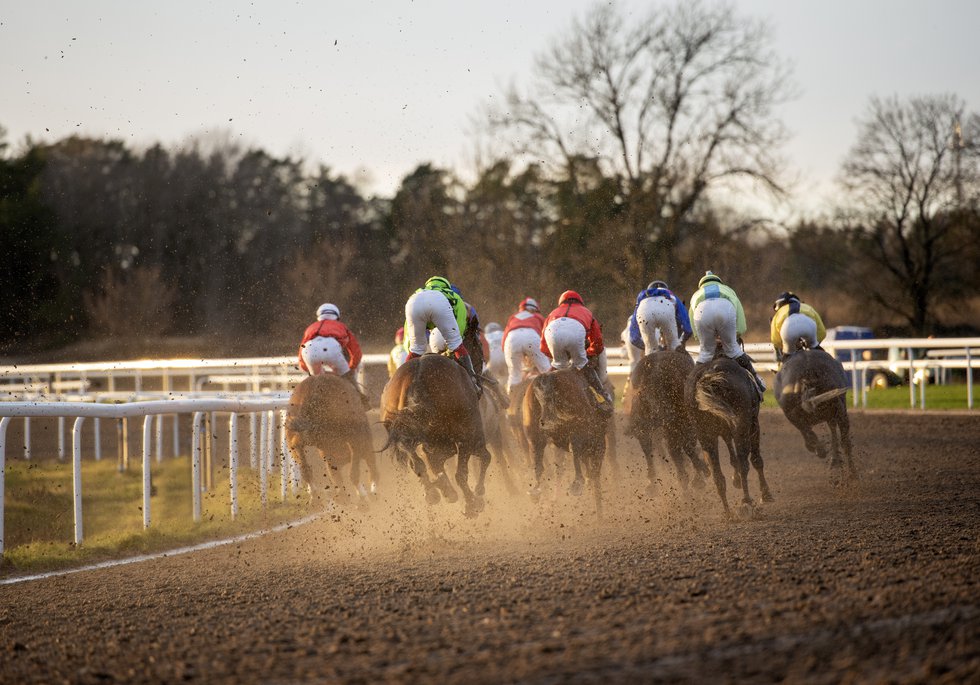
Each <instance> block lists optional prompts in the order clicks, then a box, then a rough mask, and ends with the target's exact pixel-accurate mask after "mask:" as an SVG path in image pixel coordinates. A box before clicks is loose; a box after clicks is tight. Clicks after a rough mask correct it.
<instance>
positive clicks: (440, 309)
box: [405, 290, 463, 355]
mask: <svg viewBox="0 0 980 685" xmlns="http://www.w3.org/2000/svg"><path fill="white" fill-rule="evenodd" d="M405 321H406V326H405V335H407V336H408V340H409V347H408V349H409V351H410V352H411V353H412V354H418V355H421V354H425V350H426V346H427V342H426V336H425V331H426V328H427V327H428V325H429V324H430V323H431V324H432V325H433V326H435V327H436V328H437V329H438V330H439V332H440V333H442V337H443V338H444V339H445V341H446V345H447V347H448V348H449V349H450V350H455V349H456V348H457V347H459V346H460V345H462V344H463V336H462V334H461V333H460V330H459V325H458V324H457V323H456V315H455V314H454V313H453V307H452V305H451V304H449V300H447V299H446V296H445V295H443V294H442V293H440V292H438V291H436V290H421V291H419V292H417V293H415V294H413V295H412V296H411V297H410V298H408V302H406V303H405Z"/></svg>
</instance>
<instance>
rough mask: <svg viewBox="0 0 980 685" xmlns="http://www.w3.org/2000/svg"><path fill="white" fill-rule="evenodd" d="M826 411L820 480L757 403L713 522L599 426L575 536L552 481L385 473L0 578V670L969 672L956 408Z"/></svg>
mask: <svg viewBox="0 0 980 685" xmlns="http://www.w3.org/2000/svg"><path fill="white" fill-rule="evenodd" d="M852 420H853V424H854V432H855V448H856V454H857V458H858V460H859V463H860V466H861V471H862V479H861V482H860V483H859V484H858V485H854V486H849V487H844V488H835V487H833V486H832V485H831V484H830V474H829V469H828V465H827V463H826V462H823V461H819V460H817V459H816V458H815V457H812V456H810V455H808V454H806V453H805V451H804V449H803V441H802V438H801V437H800V436H799V435H798V434H797V433H795V432H794V431H793V430H792V429H791V428H790V426H789V425H788V423H787V422H786V421H785V419H784V418H783V417H782V415H781V414H779V413H777V412H770V411H766V412H764V414H763V417H762V426H763V437H762V449H763V455H764V456H765V458H766V460H767V462H766V467H767V470H766V475H767V477H768V478H769V481H770V484H771V485H772V487H773V490H774V494H775V497H776V501H775V502H774V503H772V504H765V505H762V504H759V505H758V506H757V507H756V508H755V510H754V512H753V513H752V515H751V516H744V517H742V518H740V519H738V520H732V521H729V520H726V518H725V517H724V516H723V515H722V512H721V507H720V503H719V501H718V499H717V494H716V493H715V492H714V490H713V488H711V489H705V490H702V491H695V492H693V493H691V494H690V495H686V494H684V493H681V492H679V490H678V488H677V486H676V480H675V479H674V475H673V471H672V470H671V468H670V467H669V466H668V465H667V464H666V463H664V464H661V465H660V475H661V481H662V482H661V483H660V484H659V486H658V488H657V491H656V492H655V493H654V494H653V495H652V496H651V495H648V494H647V493H646V491H645V488H646V482H645V477H644V471H645V469H644V468H643V466H642V464H641V460H640V459H639V452H638V450H637V448H636V444H635V442H634V441H632V440H628V439H626V438H623V439H622V440H621V442H620V453H619V459H618V464H619V476H618V478H614V477H613V473H612V469H611V468H607V469H606V483H605V489H606V492H607V499H608V502H609V506H608V510H607V514H606V516H605V518H604V519H603V520H602V521H601V522H597V521H596V520H595V517H594V516H593V514H592V512H591V509H590V506H589V504H590V499H589V498H588V497H587V496H585V497H580V498H572V497H570V496H568V495H567V494H566V489H567V480H568V475H569V474H568V473H567V470H566V472H565V473H564V474H561V477H562V479H563V481H562V482H561V483H560V484H558V485H557V486H556V487H554V488H552V489H551V490H550V491H549V493H548V497H546V498H545V499H544V500H542V501H541V502H539V503H538V504H537V505H532V504H531V503H530V502H529V501H528V500H527V498H526V497H525V496H523V495H521V494H515V495H510V494H508V493H507V492H506V491H505V489H504V488H503V486H502V485H501V480H500V479H499V477H498V478H496V479H494V480H492V482H491V483H490V486H491V487H490V490H489V492H488V498H487V499H488V501H487V509H486V511H485V512H484V513H483V514H482V515H481V516H480V517H479V518H477V519H476V520H467V519H464V518H463V516H462V506H461V504H460V503H457V504H446V503H442V504H439V505H437V506H435V507H433V508H431V509H430V508H427V507H426V506H425V505H424V503H423V502H422V492H421V487H420V486H419V484H418V483H417V482H416V481H414V475H411V474H408V473H401V472H397V471H390V472H389V473H388V477H387V480H386V481H385V482H384V483H382V492H383V495H382V496H381V497H380V498H379V499H378V500H377V501H375V502H374V503H373V505H372V506H371V509H370V510H369V511H367V512H354V513H347V512H340V513H338V514H335V515H331V516H327V517H325V518H324V519H322V520H319V521H317V522H315V523H312V524H307V525H305V526H299V527H296V528H293V529H291V530H288V531H285V532H284V533H281V534H275V535H270V536H267V537H265V538H262V539H259V540H253V541H248V542H245V543H241V544H236V545H231V546H226V547H222V548H217V549H213V550H209V551H205V552H199V553H193V554H187V555H182V556H175V557H168V558H164V559H159V560H155V561H150V562H145V563H140V564H136V565H130V566H122V567H116V568H112V569H105V570H93V571H86V572H82V573H76V574H74V575H66V576H61V577H55V578H48V579H43V580H35V581H30V582H24V583H20V584H15V585H6V586H2V587H0V682H3V683H27V682H39V683H59V682H66V683H107V682H166V683H175V682H182V681H190V682H200V683H221V682H236V683H293V682H314V683H316V682H364V683H368V682H372V683H373V682H385V681H399V682H461V683H474V682H488V683H499V682H532V683H565V682H572V683H581V682H636V681H642V682H672V681H686V682H690V681H695V682H704V681H707V680H708V679H711V681H721V682H727V681H739V682H772V681H787V682H812V683H841V682H930V683H935V682H939V683H942V682H951V683H952V682H956V683H959V682H978V681H980V545H978V533H980V415H972V416H967V415H964V414H959V415H952V414H950V415H946V414H930V415H928V416H924V415H920V414H911V413H889V414H872V413H864V414H856V415H854V416H853V417H852ZM725 466H726V468H728V465H727V464H726V465H725ZM492 469H493V467H491V473H492V472H493V471H492ZM729 473H730V470H729ZM410 476H411V477H410ZM752 492H753V493H754V494H757V493H758V488H757V483H756V481H755V479H754V476H753V478H752ZM729 497H730V498H733V497H734V493H733V491H732V489H731V488H729ZM732 501H733V503H734V500H732Z"/></svg>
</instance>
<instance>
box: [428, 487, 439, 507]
mask: <svg viewBox="0 0 980 685" xmlns="http://www.w3.org/2000/svg"><path fill="white" fill-rule="evenodd" d="M440 499H441V497H440V495H439V491H438V490H436V489H435V488H431V489H429V490H426V491H425V503H426V504H439V500H440Z"/></svg>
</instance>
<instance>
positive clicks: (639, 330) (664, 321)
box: [630, 281, 692, 354]
mask: <svg viewBox="0 0 980 685" xmlns="http://www.w3.org/2000/svg"><path fill="white" fill-rule="evenodd" d="M658 329H659V331H660V334H659V335H658V334H657V330H658ZM691 332H692V331H691V320H690V319H689V318H688V316H687V309H685V308H684V303H683V302H681V301H680V299H679V298H678V297H677V296H676V295H674V293H672V292H671V291H670V289H669V288H668V287H667V284H666V283H664V282H663V281H653V282H652V283H650V285H648V286H647V287H646V289H645V290H641V291H640V292H639V294H638V295H637V296H636V306H635V307H634V308H633V315H632V316H631V317H630V341H631V342H632V343H633V344H634V345H636V346H637V347H639V348H643V349H645V351H646V354H652V353H653V352H656V351H657V350H658V349H660V337H661V336H663V341H664V349H667V350H675V349H676V350H678V351H682V350H683V349H684V343H685V342H687V339H688V338H690V337H691Z"/></svg>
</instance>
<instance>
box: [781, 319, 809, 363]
mask: <svg viewBox="0 0 980 685" xmlns="http://www.w3.org/2000/svg"><path fill="white" fill-rule="evenodd" d="M779 336H780V337H781V338H782V339H783V354H791V353H793V352H795V351H796V341H797V340H799V339H800V338H805V339H806V341H807V343H808V344H809V345H810V349H813V348H814V347H816V346H817V322H816V321H814V320H813V319H811V318H810V317H809V316H807V315H806V314H790V315H789V316H787V317H786V320H785V321H783V325H782V327H781V328H780V329H779Z"/></svg>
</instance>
